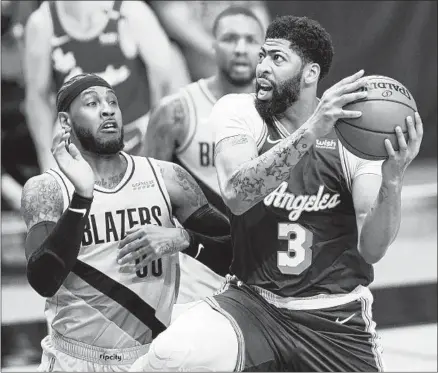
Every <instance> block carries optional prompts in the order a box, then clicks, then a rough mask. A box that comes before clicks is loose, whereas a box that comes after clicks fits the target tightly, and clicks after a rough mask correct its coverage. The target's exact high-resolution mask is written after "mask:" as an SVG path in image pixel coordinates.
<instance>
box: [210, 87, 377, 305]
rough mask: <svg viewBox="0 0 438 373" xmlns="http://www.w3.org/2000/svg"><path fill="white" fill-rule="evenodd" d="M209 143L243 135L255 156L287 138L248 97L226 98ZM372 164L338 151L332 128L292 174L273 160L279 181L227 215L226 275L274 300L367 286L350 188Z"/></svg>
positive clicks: (374, 163) (216, 109)
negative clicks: (240, 211) (237, 211)
mask: <svg viewBox="0 0 438 373" xmlns="http://www.w3.org/2000/svg"><path fill="white" fill-rule="evenodd" d="M211 118H212V121H214V126H215V129H216V142H217V144H218V143H219V142H220V141H221V140H222V139H225V138H227V137H231V136H236V135H242V134H244V135H247V136H249V137H251V138H253V139H254V142H255V143H256V144H257V148H258V152H259V155H260V154H263V153H265V152H266V151H268V150H269V149H270V148H272V147H273V146H274V145H275V144H277V143H278V142H280V141H281V140H282V139H283V138H285V137H287V136H288V135H289V133H288V131H287V130H286V128H284V127H283V126H282V125H281V123H280V122H279V121H277V120H276V119H275V118H272V120H269V121H267V122H265V121H263V120H262V118H261V117H260V115H259V114H258V112H257V110H256V109H255V106H254V95H249V94H240V95H236V94H234V95H228V96H225V97H224V98H222V99H221V100H220V101H218V103H217V105H216V106H215V107H214V109H213V113H212V116H211ZM381 163H382V162H380V161H367V160H363V159H360V158H358V157H356V156H355V155H353V154H352V153H350V152H349V151H348V150H347V149H345V148H344V147H343V146H342V144H341V143H340V141H339V140H338V138H337V135H336V133H335V131H334V130H332V131H331V132H330V133H329V134H327V135H326V136H324V137H323V138H318V139H316V143H315V144H314V145H313V146H312V147H311V148H310V149H309V151H308V152H307V153H306V154H305V155H304V156H303V157H302V158H301V159H300V161H299V162H298V163H297V164H296V165H295V166H294V167H293V168H292V169H289V167H286V166H284V165H282V164H281V162H280V163H279V164H278V165H276V166H274V167H272V169H271V170H270V174H271V175H272V177H276V176H277V177H279V178H280V174H282V175H281V179H283V180H284V179H286V180H285V181H283V182H281V183H280V182H279V185H278V187H277V188H276V189H275V190H274V191H273V192H272V193H270V194H269V195H267V196H265V198H264V200H262V201H261V202H259V203H257V204H256V205H254V206H253V207H252V208H251V209H249V210H248V211H246V212H245V213H243V214H242V215H239V216H236V215H234V214H232V213H230V214H229V216H230V224H231V235H232V241H233V248H234V257H233V263H232V265H231V271H232V273H233V274H235V275H236V276H237V277H238V278H239V279H240V280H242V281H244V282H246V283H248V284H249V285H255V286H259V287H261V288H263V289H266V290H268V291H271V292H273V293H275V294H277V295H279V296H282V297H304V296H305V297H308V296H314V295H316V294H321V293H330V294H338V293H348V292H351V291H353V290H354V289H355V288H356V287H357V286H359V285H362V286H367V285H368V284H369V283H370V282H371V281H372V280H373V268H372V266H371V265H369V264H368V263H366V262H365V260H364V259H363V258H362V256H361V255H360V254H359V251H358V248H357V244H358V231H357V226H356V214H355V209H354V204H353V198H352V184H353V181H354V179H355V178H357V177H358V176H360V175H363V174H367V173H371V174H376V175H381Z"/></svg>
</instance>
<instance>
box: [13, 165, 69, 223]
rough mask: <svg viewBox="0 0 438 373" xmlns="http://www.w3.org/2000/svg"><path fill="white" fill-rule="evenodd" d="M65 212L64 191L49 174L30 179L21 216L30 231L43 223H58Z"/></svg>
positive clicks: (24, 188)
mask: <svg viewBox="0 0 438 373" xmlns="http://www.w3.org/2000/svg"><path fill="white" fill-rule="evenodd" d="M62 212H63V197H62V191H61V188H60V187H59V185H58V183H57V182H56V180H55V179H54V178H53V177H52V176H51V175H49V174H42V175H38V176H35V177H32V178H30V179H29V180H28V181H27V182H26V184H24V187H23V191H22V194H21V215H22V217H23V220H24V222H25V223H26V226H27V230H28V231H29V230H30V229H31V228H32V227H33V226H34V225H35V224H37V223H40V222H43V221H51V222H54V223H56V222H57V221H58V219H59V218H60V217H61V215H62Z"/></svg>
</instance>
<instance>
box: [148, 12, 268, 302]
mask: <svg viewBox="0 0 438 373" xmlns="http://www.w3.org/2000/svg"><path fill="white" fill-rule="evenodd" d="M213 33H214V37H215V40H214V43H213V48H214V51H215V57H216V61H215V63H216V66H217V73H216V74H215V75H213V76H211V77H209V78H208V79H200V80H198V81H197V82H194V83H191V84H190V85H188V86H187V87H184V88H183V89H181V90H180V92H179V93H177V94H174V95H172V96H170V97H165V98H164V99H162V100H161V102H160V105H159V106H158V107H157V109H156V110H154V111H153V112H152V114H151V119H150V121H149V125H148V130H147V135H146V146H145V148H146V155H147V156H149V157H152V158H156V159H162V160H165V161H172V160H173V161H174V162H175V163H177V164H180V165H181V166H183V167H184V168H185V169H186V170H187V171H189V172H190V174H191V175H192V176H193V177H194V178H195V180H196V181H197V182H198V184H199V185H200V186H201V188H202V190H203V192H204V194H205V195H206V197H207V199H208V201H209V202H210V203H211V204H212V205H213V206H215V207H216V208H217V209H218V210H220V211H221V212H223V213H224V214H225V213H226V212H225V205H224V203H223V201H222V198H221V196H220V190H219V185H218V181H217V174H216V169H215V166H214V155H213V154H214V146H215V145H214V133H213V129H212V127H211V126H210V125H209V123H208V117H209V115H210V114H211V110H212V108H213V105H214V104H215V103H216V101H217V100H218V99H219V98H221V97H223V96H224V95H226V94H228V93H244V92H246V93H250V92H253V91H254V78H255V66H256V64H257V55H258V52H259V50H260V46H261V45H262V42H263V38H264V28H263V25H262V24H261V22H260V21H259V20H258V19H257V17H256V16H255V15H254V13H253V12H252V11H251V10H249V9H247V8H243V7H230V8H227V9H225V10H224V11H223V12H221V13H220V14H219V15H218V17H217V18H216V20H215V23H214V27H213ZM231 255H232V253H231V247H230V252H229V255H227V254H226V253H224V255H223V257H221V260H222V262H223V266H222V267H223V269H224V273H222V272H221V273H219V274H220V275H225V274H226V273H228V270H229V265H230V263H231ZM180 259H181V291H180V293H179V298H178V303H186V302H189V301H193V300H196V299H200V298H202V297H205V296H208V295H212V294H213V291H215V290H217V289H218V287H219V286H220V284H221V283H222V282H223V277H221V276H218V275H217V274H215V273H214V272H212V271H211V270H210V269H209V268H206V267H205V266H203V265H201V264H200V263H199V262H196V261H195V260H194V259H192V258H190V257H187V256H186V255H185V254H184V253H181V254H180Z"/></svg>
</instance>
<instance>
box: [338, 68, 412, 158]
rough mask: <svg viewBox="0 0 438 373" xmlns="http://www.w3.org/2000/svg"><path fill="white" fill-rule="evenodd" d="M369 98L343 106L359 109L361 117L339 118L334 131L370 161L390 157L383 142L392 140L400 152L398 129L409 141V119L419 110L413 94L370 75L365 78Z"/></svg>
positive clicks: (395, 81)
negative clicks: (407, 123) (398, 128)
mask: <svg viewBox="0 0 438 373" xmlns="http://www.w3.org/2000/svg"><path fill="white" fill-rule="evenodd" d="M364 79H366V80H367V84H366V86H365V87H364V88H362V89H366V90H367V91H368V97H367V98H365V99H363V100H358V101H354V102H352V103H350V104H348V105H345V106H344V109H346V110H358V111H361V112H362V116H361V117H359V118H355V119H347V118H344V119H340V120H338V121H337V122H336V125H335V130H336V133H337V135H338V137H339V140H340V141H341V143H342V145H344V147H345V148H347V150H349V151H350V152H351V153H353V154H354V155H356V156H358V157H360V158H363V159H369V160H382V159H386V158H387V157H388V153H387V151H386V148H385V144H384V141H385V139H389V140H390V141H391V143H392V146H393V148H394V150H395V151H397V150H398V149H399V147H398V141H397V136H396V134H395V127H397V126H400V128H401V129H402V131H403V134H404V136H405V139H406V141H407V140H408V138H409V134H408V130H407V126H406V117H408V116H411V117H412V119H413V120H414V113H415V112H416V111H417V105H416V103H415V100H414V98H413V97H412V94H411V93H410V92H409V90H408V89H407V88H406V87H405V86H404V85H403V84H401V83H400V82H398V81H397V80H395V79H392V78H389V77H386V76H379V75H371V76H367V77H364Z"/></svg>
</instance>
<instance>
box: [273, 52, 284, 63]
mask: <svg viewBox="0 0 438 373" xmlns="http://www.w3.org/2000/svg"><path fill="white" fill-rule="evenodd" d="M273 60H274V61H275V62H282V61H284V58H283V56H281V55H280V54H274V58H273Z"/></svg>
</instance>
